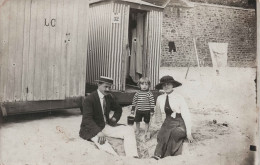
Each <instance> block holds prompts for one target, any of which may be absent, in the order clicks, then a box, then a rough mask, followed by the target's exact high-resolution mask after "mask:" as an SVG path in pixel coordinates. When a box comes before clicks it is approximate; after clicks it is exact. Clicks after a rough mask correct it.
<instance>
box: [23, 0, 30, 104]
mask: <svg viewBox="0 0 260 165" xmlns="http://www.w3.org/2000/svg"><path fill="white" fill-rule="evenodd" d="M30 13H31V1H30V0H26V1H25V6H24V33H23V59H22V63H23V66H22V100H23V101H25V100H27V95H28V93H27V92H28V90H27V89H28V73H29V67H28V66H29V63H28V61H29V50H30V22H31V15H30Z"/></svg>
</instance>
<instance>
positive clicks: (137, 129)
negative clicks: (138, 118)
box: [135, 122, 140, 134]
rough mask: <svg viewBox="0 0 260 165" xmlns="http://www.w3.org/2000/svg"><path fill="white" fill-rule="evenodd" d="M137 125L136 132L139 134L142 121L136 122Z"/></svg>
mask: <svg viewBox="0 0 260 165" xmlns="http://www.w3.org/2000/svg"><path fill="white" fill-rule="evenodd" d="M135 125H136V134H139V133H140V122H136V123H135Z"/></svg>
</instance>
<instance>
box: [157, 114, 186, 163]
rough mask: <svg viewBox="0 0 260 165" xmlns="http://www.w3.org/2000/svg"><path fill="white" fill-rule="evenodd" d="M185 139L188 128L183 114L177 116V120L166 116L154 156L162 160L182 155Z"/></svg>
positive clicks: (158, 136)
mask: <svg viewBox="0 0 260 165" xmlns="http://www.w3.org/2000/svg"><path fill="white" fill-rule="evenodd" d="M185 138H186V127H185V123H184V120H183V118H182V116H181V114H177V115H176V118H172V117H171V116H166V119H165V120H164V122H163V124H162V127H161V129H160V131H159V133H158V135H157V146H156V149H155V152H154V155H156V156H160V157H161V158H163V157H166V156H176V155H180V154H181V153H182V144H183V141H184V139H185Z"/></svg>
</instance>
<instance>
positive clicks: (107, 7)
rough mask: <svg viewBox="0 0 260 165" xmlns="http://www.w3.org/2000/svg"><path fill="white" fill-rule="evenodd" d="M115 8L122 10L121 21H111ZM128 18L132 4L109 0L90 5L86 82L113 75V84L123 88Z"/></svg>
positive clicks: (119, 11)
mask: <svg viewBox="0 0 260 165" xmlns="http://www.w3.org/2000/svg"><path fill="white" fill-rule="evenodd" d="M113 12H114V13H119V14H120V23H112V14H113ZM128 18H129V5H125V4H117V3H113V2H108V3H102V4H100V3H99V4H93V6H91V7H90V26H89V45H88V54H87V74H86V82H87V83H93V82H94V81H95V80H97V79H98V78H99V76H108V77H111V78H113V79H114V85H115V86H114V87H113V88H114V89H116V90H122V88H123V86H122V84H124V82H125V78H124V76H123V75H124V74H123V73H124V70H125V63H124V62H125V57H126V55H125V53H126V44H127V39H128Z"/></svg>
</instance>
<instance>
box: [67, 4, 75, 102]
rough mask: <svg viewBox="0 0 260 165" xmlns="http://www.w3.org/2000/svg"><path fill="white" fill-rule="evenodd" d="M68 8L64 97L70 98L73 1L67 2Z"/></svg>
mask: <svg viewBox="0 0 260 165" xmlns="http://www.w3.org/2000/svg"><path fill="white" fill-rule="evenodd" d="M68 3H69V6H68V8H67V9H66V10H67V16H66V17H67V18H68V22H67V34H68V39H67V58H66V97H70V86H71V84H70V79H71V57H72V48H71V47H72V45H71V44H72V43H71V42H72V36H73V34H72V27H73V25H72V21H73V12H74V1H69V2H68ZM73 42H74V41H73Z"/></svg>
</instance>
